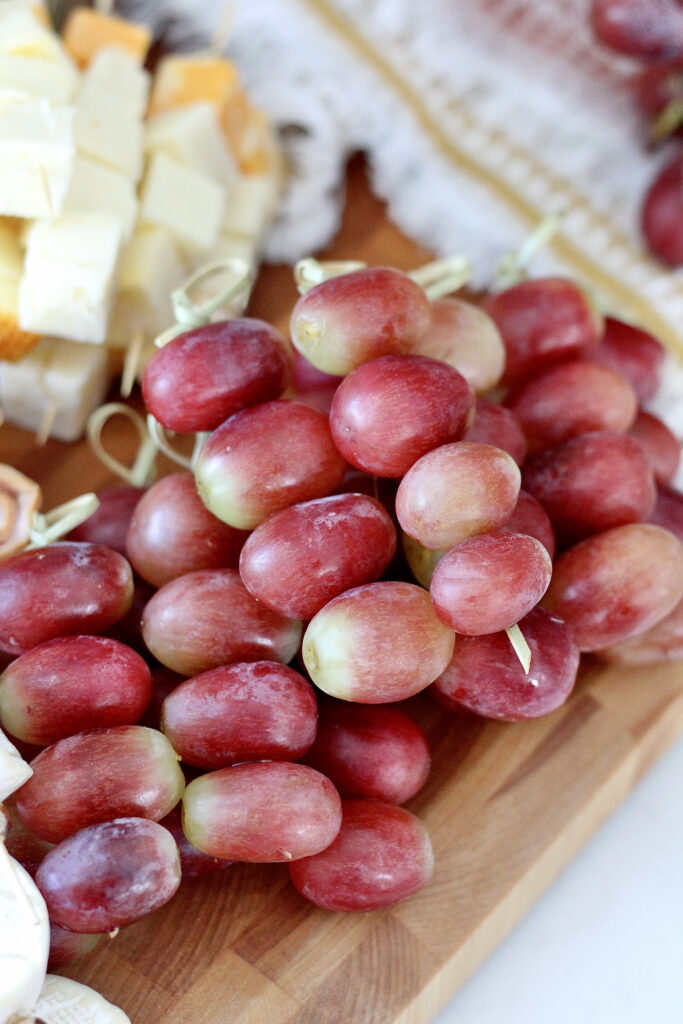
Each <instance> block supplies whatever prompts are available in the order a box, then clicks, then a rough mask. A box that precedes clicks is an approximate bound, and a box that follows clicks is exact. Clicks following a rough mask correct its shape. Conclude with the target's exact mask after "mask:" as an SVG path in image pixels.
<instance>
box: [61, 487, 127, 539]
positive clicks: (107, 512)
mask: <svg viewBox="0 0 683 1024" xmlns="http://www.w3.org/2000/svg"><path fill="white" fill-rule="evenodd" d="M144 493H145V488H144V487H112V488H111V489H110V490H106V491H100V492H99V494H98V495H97V497H98V499H99V505H98V507H97V508H96V509H95V511H94V512H93V514H92V515H91V516H88V518H87V519H86V520H85V522H83V523H81V524H80V526H76V527H74V529H73V530H71V531H70V533H67V535H66V537H65V538H64V539H65V540H72V541H85V542H87V543H89V544H104V546H105V547H106V548H113V550H114V551H118V553H119V554H120V555H125V554H126V533H127V532H128V524H129V523H130V520H131V516H132V515H133V510H134V509H135V507H136V505H137V503H138V502H139V501H140V499H141V498H142V496H143V494H144Z"/></svg>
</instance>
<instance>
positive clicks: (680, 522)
mask: <svg viewBox="0 0 683 1024" xmlns="http://www.w3.org/2000/svg"><path fill="white" fill-rule="evenodd" d="M648 522H649V523H654V524H655V525H656V526H663V527H664V529H665V530H670V531H671V532H672V533H673V534H675V535H676V537H678V539H679V541H680V542H681V544H683V494H681V493H680V491H677V490H675V488H673V487H668V486H667V485H666V484H659V486H658V487H657V498H656V501H655V507H654V509H653V511H652V514H651V516H650V517H649V519H648Z"/></svg>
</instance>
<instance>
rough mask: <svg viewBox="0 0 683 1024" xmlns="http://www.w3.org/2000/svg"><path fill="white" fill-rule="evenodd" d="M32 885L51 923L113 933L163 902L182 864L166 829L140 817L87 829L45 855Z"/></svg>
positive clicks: (172, 889) (177, 882)
mask: <svg viewBox="0 0 683 1024" xmlns="http://www.w3.org/2000/svg"><path fill="white" fill-rule="evenodd" d="M36 884H37V886H38V888H39V889H40V891H41V893H42V894H43V897H44V899H45V902H46V903H47V908H48V911H49V914H50V920H51V921H53V922H54V923H55V924H58V925H60V926H61V927H62V928H69V929H70V930H71V931H73V932H86V933H89V934H93V933H99V932H111V931H113V930H114V929H115V928H122V927H124V925H127V924H132V923H133V921H137V920H139V918H141V917H144V916H145V915H146V914H149V913H151V912H152V911H153V910H156V909H157V908H158V907H161V906H163V904H164V903H167V902H168V901H169V900H170V899H171V897H172V896H173V895H174V894H175V892H176V890H177V888H178V886H179V885H180V860H179V857H178V848H177V846H176V843H175V840H174V839H173V836H172V835H171V834H170V832H168V830H167V829H165V828H163V827H162V826H161V825H157V823H156V822H154V821H147V820H146V819H144V818H134V817H131V818H117V819H116V820H115V821H105V822H102V823H100V824H99V825H90V826H88V827H87V828H84V829H82V830H81V831H80V832H77V833H76V834H75V835H73V836H70V837H69V838H68V839H65V840H64V842H62V843H60V844H59V846H56V847H55V848H54V850H51V851H50V853H49V854H48V855H47V857H46V858H45V860H44V861H43V863H42V864H41V865H40V867H39V869H38V873H37V875H36Z"/></svg>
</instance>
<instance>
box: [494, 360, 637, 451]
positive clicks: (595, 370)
mask: <svg viewBox="0 0 683 1024" xmlns="http://www.w3.org/2000/svg"><path fill="white" fill-rule="evenodd" d="M506 404H507V405H508V406H509V407H510V408H511V409H512V411H513V412H514V413H516V414H517V416H518V417H519V419H520V421H521V424H522V428H523V430H524V434H525V436H526V439H527V442H528V454H529V455H530V456H533V455H538V454H539V452H543V451H547V450H548V449H549V448H557V446H558V445H560V444H564V442H565V441H570V440H571V439H572V438H573V437H578V436H579V435H580V434H587V433H588V432H589V431H594V430H613V431H616V432H618V433H623V432H624V431H626V430H628V429H629V427H630V426H631V424H632V423H633V421H634V419H635V417H636V412H637V410H638V398H637V396H636V393H635V391H634V389H633V388H632V387H631V385H630V384H629V382H628V381H627V380H626V378H625V377H623V376H622V375H621V374H619V373H616V372H615V371H614V370H610V369H609V368H608V367H606V366H600V365H599V364H598V363H593V362H588V361H585V362H582V361H581V360H572V361H571V362H566V363H560V364H559V366H552V367H550V369H548V370H545V371H544V372H543V373H541V374H539V375H538V376H536V377H534V378H533V379H532V380H530V381H527V382H526V383H524V384H522V385H520V387H518V388H517V389H516V390H515V391H514V392H513V393H512V394H511V395H510V396H509V397H508V398H507V400H506Z"/></svg>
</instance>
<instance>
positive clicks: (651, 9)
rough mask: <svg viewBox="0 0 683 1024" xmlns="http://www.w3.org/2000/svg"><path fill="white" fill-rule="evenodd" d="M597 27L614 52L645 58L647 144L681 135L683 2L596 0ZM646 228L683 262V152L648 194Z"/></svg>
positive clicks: (651, 242) (655, 248) (675, 262)
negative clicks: (682, 3)
mask: <svg viewBox="0 0 683 1024" xmlns="http://www.w3.org/2000/svg"><path fill="white" fill-rule="evenodd" d="M591 20H592V25H593V30H594V32H595V35H596V37H597V38H598V40H599V41H600V42H601V43H604V45H605V46H607V47H609V48H610V49H611V50H612V51H614V52H616V53H619V54H624V55H626V56H628V57H634V58H635V59H637V60H640V61H642V62H643V69H642V71H640V72H639V73H638V74H636V75H635V76H634V79H633V89H634V95H635V100H636V103H637V105H638V108H639V109H640V110H641V111H642V113H643V115H644V116H645V117H646V118H647V121H648V124H649V131H648V142H649V143H650V144H658V143H661V142H664V141H666V140H667V139H679V138H680V135H681V128H682V127H683V6H682V5H681V3H680V2H679V0H593V7H592V12H591ZM641 229H642V232H643V235H644V237H645V240H646V242H647V244H648V246H649V248H650V250H651V251H652V253H653V254H654V255H655V256H657V257H658V258H659V259H660V260H662V261H663V262H664V263H667V264H669V265H670V266H672V267H679V266H681V265H683V151H681V150H680V147H677V152H675V153H674V155H673V156H672V157H671V158H670V159H669V160H668V161H667V162H666V164H665V165H664V167H663V168H662V169H661V170H660V171H659V172H658V173H657V175H656V177H655V179H654V180H653V182H652V184H651V185H650V187H649V189H648V190H647V193H646V195H645V198H644V201H643V205H642V211H641Z"/></svg>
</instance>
